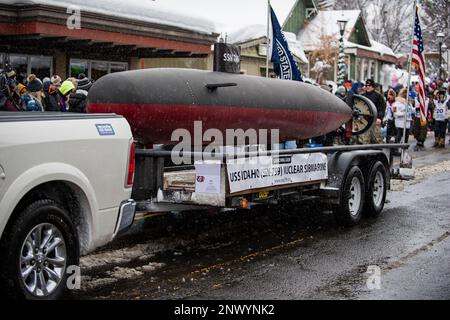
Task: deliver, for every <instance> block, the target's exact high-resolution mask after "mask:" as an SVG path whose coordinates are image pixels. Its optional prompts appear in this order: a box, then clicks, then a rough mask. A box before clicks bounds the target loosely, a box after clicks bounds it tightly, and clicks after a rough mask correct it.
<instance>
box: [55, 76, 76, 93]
mask: <svg viewBox="0 0 450 320" xmlns="http://www.w3.org/2000/svg"><path fill="white" fill-rule="evenodd" d="M74 90H75V85H74V84H73V82H72V81H71V80H69V79H67V80H66V81H64V82H63V83H62V84H61V87H60V88H59V92H60V93H61V94H62V95H63V96H64V97H67V96H69V95H70V94H71V93H72V92H73V91H74Z"/></svg>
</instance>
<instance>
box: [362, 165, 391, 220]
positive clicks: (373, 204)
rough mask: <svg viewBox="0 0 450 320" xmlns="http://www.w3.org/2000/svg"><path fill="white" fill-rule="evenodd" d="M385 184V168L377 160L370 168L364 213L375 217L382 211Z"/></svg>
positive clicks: (384, 198) (384, 199)
mask: <svg viewBox="0 0 450 320" xmlns="http://www.w3.org/2000/svg"><path fill="white" fill-rule="evenodd" d="M386 186H387V181H386V168H385V167H384V165H383V163H381V162H380V161H377V162H375V164H374V165H373V166H372V169H371V170H370V175H369V181H368V184H367V196H366V202H365V203H366V204H365V208H364V214H366V215H367V216H369V217H374V218H375V217H378V216H379V214H380V213H381V211H383V208H384V203H385V201H386V192H387V187H386Z"/></svg>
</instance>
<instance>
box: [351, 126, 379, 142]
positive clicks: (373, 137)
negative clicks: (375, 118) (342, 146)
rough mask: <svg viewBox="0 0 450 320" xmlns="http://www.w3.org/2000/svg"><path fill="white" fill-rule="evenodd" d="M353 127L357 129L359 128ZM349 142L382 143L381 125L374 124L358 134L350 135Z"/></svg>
mask: <svg viewBox="0 0 450 320" xmlns="http://www.w3.org/2000/svg"><path fill="white" fill-rule="evenodd" d="M355 129H356V130H357V131H358V130H359V128H356V126H355ZM350 143H351V144H381V143H383V138H382V135H381V127H380V126H379V125H377V124H375V125H374V126H373V127H372V128H370V129H369V130H368V131H367V132H366V133H364V134H361V135H359V136H355V137H352V138H351V139H350Z"/></svg>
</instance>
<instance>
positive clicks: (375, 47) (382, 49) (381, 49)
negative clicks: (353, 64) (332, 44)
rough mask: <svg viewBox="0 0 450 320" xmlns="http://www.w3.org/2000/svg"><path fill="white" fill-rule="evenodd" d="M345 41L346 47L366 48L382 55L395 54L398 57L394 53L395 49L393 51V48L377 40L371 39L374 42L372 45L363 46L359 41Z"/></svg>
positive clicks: (394, 55)
mask: <svg viewBox="0 0 450 320" xmlns="http://www.w3.org/2000/svg"><path fill="white" fill-rule="evenodd" d="M344 43H345V47H346V48H361V49H364V50H368V51H373V52H376V53H379V54H381V55H388V56H393V57H397V56H396V54H395V53H394V51H392V49H391V48H389V47H387V46H385V45H384V44H382V43H379V42H377V41H375V40H370V43H371V44H372V46H371V47H367V46H363V45H360V44H357V43H353V42H350V41H344Z"/></svg>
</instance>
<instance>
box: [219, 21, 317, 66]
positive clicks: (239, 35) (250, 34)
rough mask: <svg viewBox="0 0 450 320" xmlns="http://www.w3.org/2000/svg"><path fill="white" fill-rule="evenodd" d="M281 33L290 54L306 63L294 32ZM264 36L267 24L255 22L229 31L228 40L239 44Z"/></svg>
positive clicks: (304, 55)
mask: <svg viewBox="0 0 450 320" xmlns="http://www.w3.org/2000/svg"><path fill="white" fill-rule="evenodd" d="M283 33H284V36H285V37H286V40H287V42H288V45H289V49H290V50H291V52H292V54H293V55H295V56H296V57H297V58H299V59H300V60H301V61H302V62H303V63H308V58H307V57H306V54H305V52H304V51H303V47H302V45H301V43H300V41H298V40H297V37H296V36H295V34H293V33H291V32H284V31H283ZM266 37H267V26H265V25H262V24H256V25H251V26H248V27H245V28H241V29H239V30H236V31H234V32H232V33H230V34H229V35H228V42H229V43H234V44H241V43H245V42H249V41H252V40H257V39H260V38H266Z"/></svg>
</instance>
